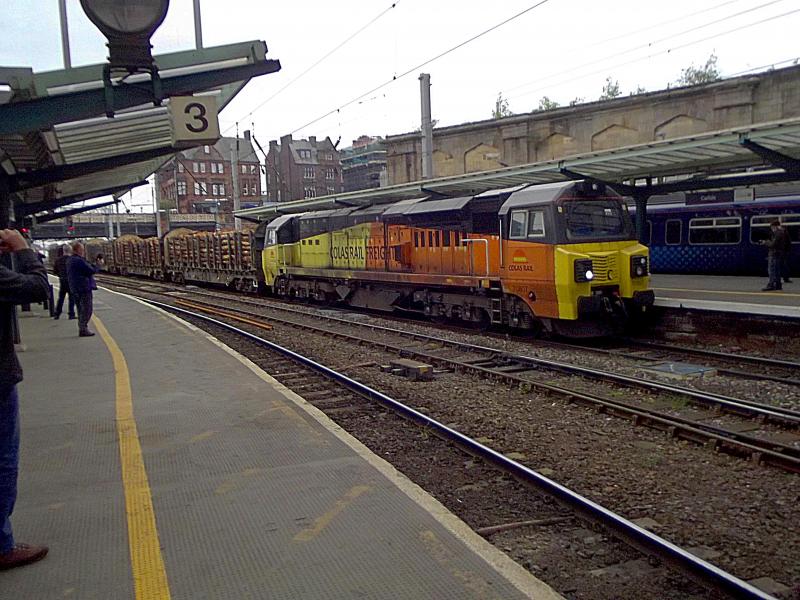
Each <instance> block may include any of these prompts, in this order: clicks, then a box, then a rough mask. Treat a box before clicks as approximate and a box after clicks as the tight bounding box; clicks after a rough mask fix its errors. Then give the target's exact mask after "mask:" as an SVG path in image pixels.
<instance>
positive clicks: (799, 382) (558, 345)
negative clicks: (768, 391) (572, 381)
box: [537, 340, 800, 386]
mask: <svg viewBox="0 0 800 600" xmlns="http://www.w3.org/2000/svg"><path fill="white" fill-rule="evenodd" d="M537 343H538V344H539V345H543V346H546V347H551V348H555V349H563V350H578V351H582V352H594V353H595V354H605V355H607V356H622V357H624V358H629V359H631V360H638V361H650V362H659V361H662V362H663V361H665V360H667V359H666V358H664V357H655V356H643V355H641V354H635V350H632V351H627V350H626V349H625V348H596V347H594V346H585V345H582V344H575V343H572V344H571V343H567V342H556V341H553V340H537ZM626 343H628V344H629V345H630V346H637V345H642V346H643V347H644V348H647V347H648V346H647V345H646V343H643V342H635V341H627V342H626ZM659 346H660V347H658V348H653V349H654V350H658V351H660V352H669V353H671V354H680V353H681V352H684V353H687V354H697V355H699V356H702V357H705V358H711V359H712V360H725V361H727V362H736V361H739V360H740V359H741V360H742V361H743V362H748V361H752V362H753V364H758V365H759V366H766V367H774V366H775V365H772V364H768V363H767V364H762V363H760V362H757V360H758V359H759V357H757V356H748V355H740V354H725V353H723V352H712V351H709V353H708V354H707V351H705V350H700V349H694V348H685V347H684V346H669V345H667V344H664V345H659ZM766 360H774V359H766ZM790 364H792V363H790ZM714 368H715V370H716V371H717V373H719V374H721V375H730V376H733V377H742V378H746V379H757V380H760V381H774V382H775V383H782V384H784V385H793V386H800V379H792V378H789V377H781V376H779V375H769V374H766V373H751V372H748V371H741V370H739V369H729V368H727V367H714ZM781 368H784V369H785V368H786V366H782V367H781ZM798 368H800V364H798Z"/></svg>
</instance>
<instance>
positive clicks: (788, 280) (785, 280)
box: [783, 278, 792, 283]
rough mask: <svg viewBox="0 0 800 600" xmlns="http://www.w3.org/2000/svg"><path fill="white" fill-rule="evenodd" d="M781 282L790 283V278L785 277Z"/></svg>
mask: <svg viewBox="0 0 800 600" xmlns="http://www.w3.org/2000/svg"><path fill="white" fill-rule="evenodd" d="M783 283H792V280H791V279H788V278H787V279H784V280H783Z"/></svg>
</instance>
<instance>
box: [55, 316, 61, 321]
mask: <svg viewBox="0 0 800 600" xmlns="http://www.w3.org/2000/svg"><path fill="white" fill-rule="evenodd" d="M60 316H61V315H53V318H54V319H55V320H56V321H58V318H59V317H60Z"/></svg>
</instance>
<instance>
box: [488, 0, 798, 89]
mask: <svg viewBox="0 0 800 600" xmlns="http://www.w3.org/2000/svg"><path fill="white" fill-rule="evenodd" d="M785 1H786V0H770V1H769V2H765V3H763V4H759V5H758V6H753V7H751V8H747V9H745V10H742V11H739V12H736V13H733V14H731V15H728V16H725V17H721V18H718V19H714V20H713V21H709V22H707V23H703V24H701V25H696V26H694V27H691V28H689V29H685V30H683V31H679V32H677V33H673V34H670V35H667V36H664V37H662V38H659V39H656V40H653V41H650V42H647V43H646V44H639V45H638V46H634V47H633V48H628V49H627V50H621V51H620V52H616V53H614V54H609V55H608V56H604V57H603V58H598V59H596V60H593V61H590V62H586V63H582V64H581V65H580V66H579V67H577V69H582V68H585V67H590V66H592V65H596V64H600V63H603V62H605V61H607V60H611V59H613V58H617V57H620V56H625V55H627V54H631V53H633V52H637V51H638V50H642V49H645V48H651V47H653V46H656V45H658V44H661V43H663V42H666V41H668V40H671V39H674V38H677V37H681V36H684V35H687V34H689V33H692V32H694V31H699V30H701V29H706V28H707V27H713V26H714V25H718V24H720V23H724V22H725V21H729V20H731V19H735V18H736V17H740V16H742V15H745V14H748V13H751V12H754V11H757V10H761V9H763V8H767V7H769V6H771V5H773V4H778V3H780V2H785ZM701 12H702V11H701ZM696 14H699V13H696ZM616 39H620V38H616ZM591 47H592V46H589V48H591ZM568 72H569V71H568ZM563 73H564V71H563V70H561V71H554V72H553V73H551V74H550V75H545V76H544V77H538V78H536V79H535V80H531V81H528V82H526V83H521V84H519V85H517V86H514V87H512V88H508V89H506V90H503V92H505V93H508V92H513V91H515V90H519V89H522V88H524V87H527V86H529V85H532V84H539V83H541V82H542V81H547V80H549V79H553V78H554V77H558V76H559V75H563Z"/></svg>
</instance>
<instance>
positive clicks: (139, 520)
mask: <svg viewBox="0 0 800 600" xmlns="http://www.w3.org/2000/svg"><path fill="white" fill-rule="evenodd" d="M93 321H94V324H95V328H96V329H97V332H98V333H99V334H100V337H101V338H102V339H103V342H105V345H106V346H107V347H108V351H109V352H110V353H111V358H112V359H113V361H114V373H115V380H116V390H117V394H116V395H117V432H118V434H119V454H120V460H121V462H122V484H123V487H124V489H125V512H126V513H127V517H128V547H129V549H130V553H131V569H132V571H133V582H134V588H135V592H136V600H169V598H170V593H169V584H168V582H167V572H166V569H165V568H164V559H163V558H162V556H161V545H160V543H159V541H158V530H157V529H156V517H155V512H154V511H153V499H152V495H151V494H150V485H149V484H148V482H147V472H146V471H145V468H144V460H143V459H142V447H141V445H140V444H139V434H138V432H137V430H136V421H135V420H134V416H133V394H132V393H131V378H130V374H129V373H128V365H127V363H126V362H125V357H124V356H123V354H122V351H120V349H119V346H118V345H117V342H115V341H114V338H112V337H111V334H110V333H108V329H106V327H105V325H103V322H102V321H100V319H98V318H97V317H96V316H95V317H93Z"/></svg>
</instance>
